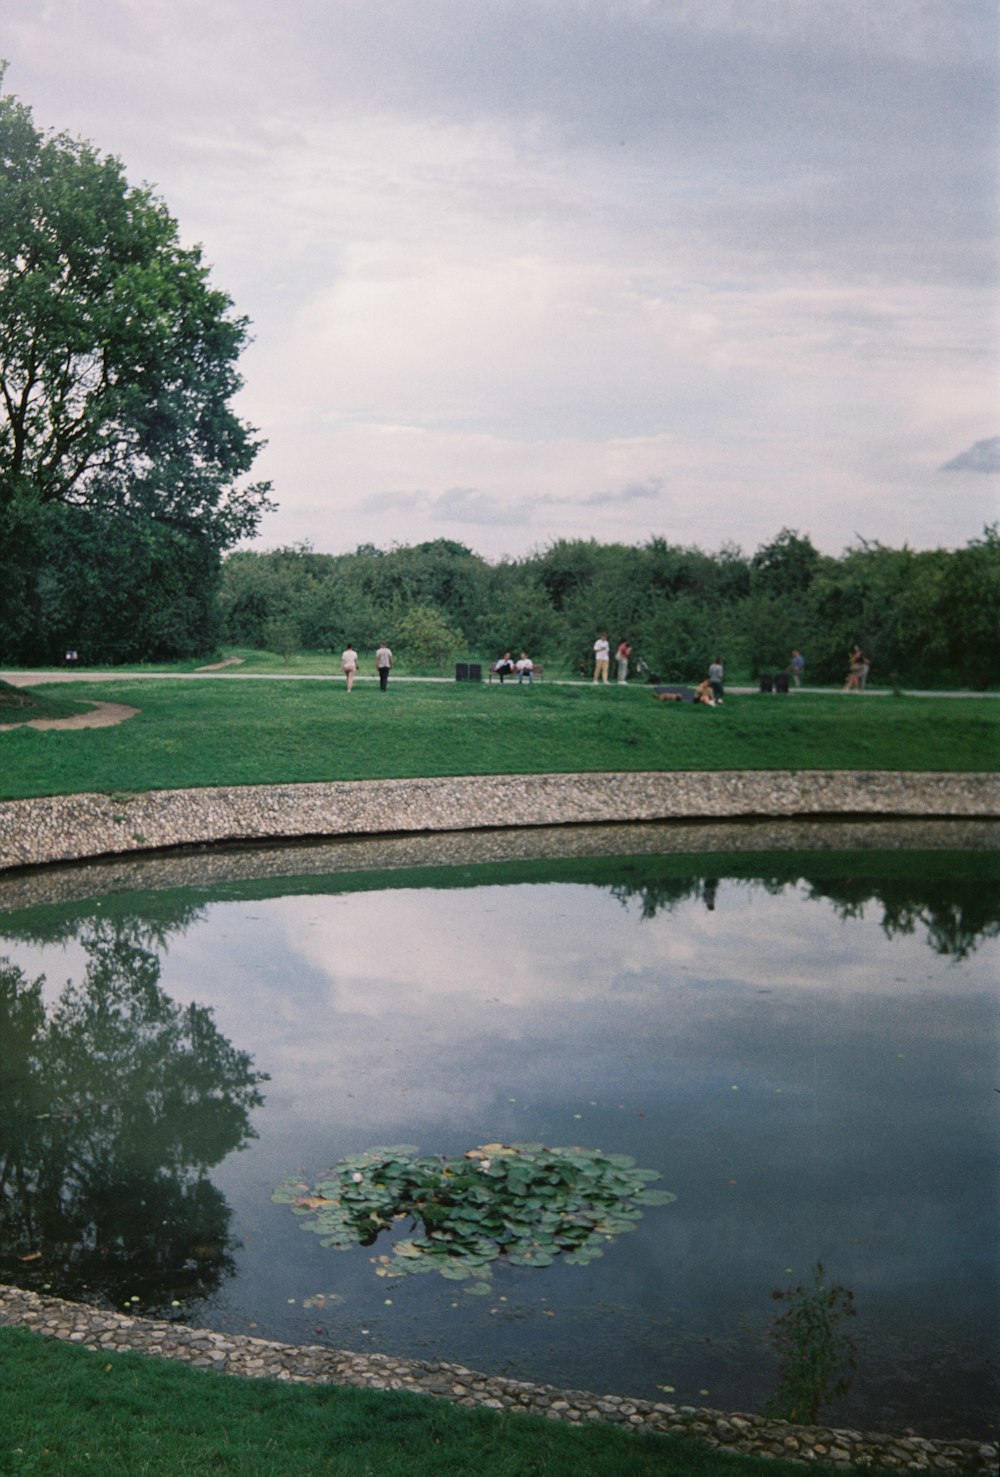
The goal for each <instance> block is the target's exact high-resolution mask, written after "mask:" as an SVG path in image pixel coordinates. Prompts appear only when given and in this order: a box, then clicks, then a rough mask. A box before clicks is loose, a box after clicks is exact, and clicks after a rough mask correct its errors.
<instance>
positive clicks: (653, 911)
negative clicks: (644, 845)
mask: <svg viewBox="0 0 1000 1477" xmlns="http://www.w3.org/2000/svg"><path fill="white" fill-rule="evenodd" d="M715 885H716V886H718V883H717V882H716V883H715ZM701 895H702V882H701V878H699V877H665V878H661V877H658V878H657V879H656V880H655V881H654V882H617V883H615V885H614V887H612V888H611V896H612V897H613V898H617V900H618V902H620V903H624V904H626V905H627V904H628V903H629V902H631V900H632V899H633V898H638V899H639V909H640V916H641V917H643V918H655V917H656V915H657V914H658V913H672V912H673V910H674V909H675V908H676V907H677V905H678V903H683V902H686V901H687V899H688V898H691V897H700V896H701ZM710 906H712V907H714V906H715V894H714V892H713V894H712V902H711V904H710Z"/></svg>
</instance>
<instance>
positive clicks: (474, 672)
mask: <svg viewBox="0 0 1000 1477" xmlns="http://www.w3.org/2000/svg"><path fill="white" fill-rule="evenodd" d="M482 680H483V667H482V663H481V662H470V663H469V681H470V682H482Z"/></svg>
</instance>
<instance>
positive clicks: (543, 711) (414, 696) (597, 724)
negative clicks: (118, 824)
mask: <svg viewBox="0 0 1000 1477" xmlns="http://www.w3.org/2000/svg"><path fill="white" fill-rule="evenodd" d="M37 690H40V691H41V692H42V693H43V694H45V693H46V689H45V688H44V687H41V688H40V689H37ZM61 691H64V689H62V690H60V689H58V688H57V689H56V693H57V695H61ZM73 696H74V698H76V699H86V698H90V699H94V700H99V699H105V700H111V701H115V702H121V703H127V704H130V705H131V706H133V707H136V708H139V709H140V710H141V711H140V713H139V714H138V716H137V717H135V718H132V719H130V720H128V721H127V722H125V723H122V724H120V725H118V726H116V727H111V728H100V729H80V730H66V731H59V730H45V731H39V730H34V729H28V728H19V729H13V730H10V731H7V732H4V733H2V734H0V798H4V799H15V798H20V797H25V796H34V795H48V794H71V793H76V792H86V791H104V792H113V791H142V790H155V789H173V788H187V787H198V786H204V785H249V784H268V783H270V784H277V783H299V782H304V781H317V780H347V779H386V778H406V777H411V776H423V775H450V774H539V773H549V772H555V773H574V772H586V771H616V770H723V769H786V768H787V769H807V770H808V769H886V770H940V771H956V770H969V771H975V770H992V769H993V768H995V766H996V759H997V756H998V754H1000V706H998V705H997V704H996V703H994V702H992V701H979V700H975V699H969V700H958V699H950V698H916V697H904V698H891V697H867V696H866V697H857V696H852V695H844V694H839V693H838V694H821V695H816V694H811V693H800V694H796V695H794V696H788V697H781V696H777V695H769V696H762V695H761V694H751V695H747V696H742V697H741V696H736V697H730V698H728V699H727V701H726V704H725V706H724V707H722V708H714V709H713V708H704V707H699V708H696V707H693V706H688V705H681V704H665V703H658V702H656V701H655V700H654V698H653V697H652V695H651V693H650V691H649V689H648V688H644V687H641V686H629V687H627V688H618V687H616V686H613V685H612V686H609V687H607V688H603V687H601V688H596V687H594V686H592V685H591V684H589V683H587V684H580V685H573V686H558V685H546V684H544V683H539V684H536V685H535V686H534V687H530V688H529V687H518V686H517V685H516V684H513V685H511V684H509V683H508V684H506V685H505V686H503V687H500V686H498V685H497V684H493V685H492V686H490V685H487V684H482V685H478V684H466V683H458V684H455V683H416V682H414V683H403V682H396V683H395V685H393V684H392V683H390V686H389V690H388V692H386V693H381V692H379V690H378V687H377V685H376V684H375V683H374V682H367V683H360V684H358V685H357V686H356V687H355V690H354V692H353V693H351V694H350V695H348V694H347V692H346V690H345V687H344V683H343V680H342V679H340V680H336V681H333V680H331V681H329V682H325V681H303V682H288V681H274V682H271V681H266V680H258V681H250V682H241V681H233V680H219V681H207V680H204V679H201V680H194V681H192V680H185V679H184V678H183V677H177V678H158V679H155V680H146V681H129V680H127V679H121V680H116V681H114V682H107V683H103V684H102V683H101V682H99V681H95V682H92V683H80V684H78V685H74V688H73Z"/></svg>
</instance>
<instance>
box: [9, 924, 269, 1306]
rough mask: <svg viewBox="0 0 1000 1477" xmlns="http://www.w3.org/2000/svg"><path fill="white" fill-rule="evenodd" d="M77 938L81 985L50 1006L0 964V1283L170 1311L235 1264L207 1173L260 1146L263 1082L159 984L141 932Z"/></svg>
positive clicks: (196, 1011) (196, 1013) (227, 1214)
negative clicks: (83, 957) (256, 1131)
mask: <svg viewBox="0 0 1000 1477" xmlns="http://www.w3.org/2000/svg"><path fill="white" fill-rule="evenodd" d="M81 941H82V942H83V944H84V946H85V947H86V949H87V952H88V955H89V962H88V965H87V969H86V973H85V976H84V979H83V981H82V983H79V984H74V983H73V982H70V983H69V984H67V986H66V988H65V990H64V991H63V993H62V995H61V996H60V998H59V1000H58V1002H57V1004H56V1005H55V1007H54V1008H53V1009H51V1010H50V1011H47V1010H46V1007H45V1004H44V1001H43V998H42V987H43V985H44V979H39V980H36V981H33V982H30V981H28V980H27V979H26V978H25V976H24V974H23V972H22V971H21V970H20V969H18V968H17V967H15V966H13V965H12V964H10V962H9V961H6V960H0V1248H2V1250H0V1280H7V1281H12V1282H16V1283H18V1284H20V1285H21V1286H33V1287H51V1289H52V1290H53V1291H54V1292H57V1293H59V1294H61V1295H64V1296H69V1297H83V1298H85V1299H87V1300H88V1301H96V1302H107V1303H112V1304H116V1305H118V1306H121V1304H123V1303H124V1302H127V1301H128V1300H129V1299H130V1298H135V1297H137V1298H138V1299H139V1300H140V1302H141V1305H142V1307H143V1309H144V1310H145V1311H149V1310H151V1309H156V1308H159V1309H163V1308H166V1307H168V1306H169V1304H170V1302H171V1301H172V1300H173V1299H175V1298H176V1299H178V1300H182V1299H190V1298H191V1297H193V1296H201V1295H204V1294H206V1293H208V1292H210V1291H212V1290H213V1289H214V1288H216V1287H217V1286H218V1285H219V1283H220V1282H221V1280H222V1279H223V1278H224V1277H225V1276H228V1275H229V1274H230V1273H231V1272H232V1270H233V1260H232V1252H233V1249H234V1243H233V1240H232V1237H231V1233H230V1229H229V1223H230V1219H231V1214H232V1212H231V1210H230V1208H229V1206H228V1205H227V1204H226V1201H225V1199H224V1198H223V1196H222V1195H221V1194H220V1193H219V1191H218V1190H217V1189H216V1188H215V1186H214V1185H213V1184H212V1183H211V1181H210V1180H209V1179H208V1177H207V1173H206V1171H207V1170H208V1169H209V1168H210V1167H211V1166H212V1165H215V1164H218V1163H219V1162H220V1161H221V1160H222V1159H223V1158H224V1157H225V1156H226V1155H227V1154H228V1153H230V1152H231V1151H232V1150H234V1149H237V1148H242V1147H244V1146H245V1144H246V1143H247V1141H248V1140H249V1139H250V1138H252V1137H253V1136H254V1135H253V1130H252V1128H251V1126H250V1121H249V1113H250V1110H251V1109H252V1108H254V1107H256V1106H258V1105H259V1104H260V1103H261V1102H262V1101H263V1099H262V1097H261V1095H260V1092H259V1091H258V1084H259V1083H260V1082H261V1081H263V1080H265V1079H264V1077H263V1074H261V1073H258V1072H255V1071H254V1070H253V1064H252V1061H251V1059H250V1057H249V1056H248V1055H247V1054H246V1053H243V1052H239V1051H236V1050H234V1048H233V1047H232V1046H231V1045H230V1043H229V1042H228V1041H227V1040H226V1039H225V1037H223V1036H222V1035H221V1034H220V1033H219V1031H218V1030H217V1029H216V1027H215V1024H214V1022H213V1020H212V1016H211V1012H210V1011H209V1010H207V1009H205V1008H204V1007H202V1006H198V1005H194V1004H192V1005H189V1006H187V1007H184V1006H180V1005H177V1004H175V1003H174V1002H173V1001H172V1000H170V999H169V997H168V996H167V995H166V994H165V992H164V991H163V990H162V989H161V987H160V983H159V975H160V964H159V959H158V957H157V954H156V953H155V952H154V950H152V949H151V948H149V947H148V935H147V933H146V930H145V928H144V927H143V926H142V925H137V924H136V923H134V922H127V923H119V924H116V925H111V924H108V923H104V922H102V923H98V924H96V925H94V926H92V927H91V928H90V929H89V930H88V931H86V932H84V933H82V934H81Z"/></svg>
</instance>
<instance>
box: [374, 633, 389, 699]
mask: <svg viewBox="0 0 1000 1477" xmlns="http://www.w3.org/2000/svg"><path fill="white" fill-rule="evenodd" d="M391 667H392V652H391V651H390V650H389V648H388V646H386V644H385V642H384V641H382V642H380V643H379V648H378V651H376V653H375V670H376V671H377V672H378V685H379V687H380V688H381V689H382V691H383V692H385V690H386V688H387V687H388V685H389V671H390V669H391Z"/></svg>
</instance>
